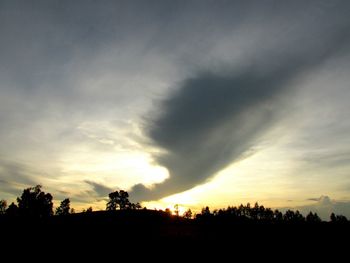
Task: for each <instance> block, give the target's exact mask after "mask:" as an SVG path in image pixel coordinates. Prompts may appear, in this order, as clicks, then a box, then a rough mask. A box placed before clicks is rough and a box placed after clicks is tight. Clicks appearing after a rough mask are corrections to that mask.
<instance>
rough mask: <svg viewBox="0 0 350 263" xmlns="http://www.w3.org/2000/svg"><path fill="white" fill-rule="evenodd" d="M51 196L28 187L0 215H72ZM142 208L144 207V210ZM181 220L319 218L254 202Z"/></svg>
mask: <svg viewBox="0 0 350 263" xmlns="http://www.w3.org/2000/svg"><path fill="white" fill-rule="evenodd" d="M108 197H109V201H108V202H107V205H106V210H107V211H115V210H117V209H119V210H138V209H141V208H142V206H141V205H140V203H136V204H134V203H131V202H130V201H129V194H128V192H126V191H124V190H119V191H115V192H112V193H110V194H109V195H108ZM52 199H53V196H52V195H51V194H50V193H45V192H44V191H42V186H41V185H36V186H34V187H29V188H27V189H24V190H23V193H22V195H21V196H20V197H18V198H17V204H15V203H14V202H12V203H11V204H10V205H9V206H7V202H6V200H0V216H10V217H30V218H48V217H51V216H53V215H56V216H68V215H69V214H73V213H75V211H74V209H73V208H71V207H70V199H69V198H66V199H64V200H63V201H62V202H61V203H60V205H59V206H58V207H57V208H56V210H55V213H54V212H53V202H52ZM174 208H175V210H174V211H175V217H176V218H179V206H178V205H175V206H174ZM144 209H145V208H144ZM82 212H83V213H92V212H93V209H92V207H89V208H87V209H84V210H83V211H82ZM165 214H166V215H168V216H169V217H171V216H172V213H171V211H170V209H168V208H167V209H166V210H165ZM182 217H183V218H184V219H187V220H189V219H192V218H193V219H195V220H196V221H210V220H217V221H221V222H226V221H230V222H233V221H236V222H262V223H282V222H283V223H320V222H322V220H321V218H320V217H319V216H318V215H317V213H313V212H309V214H308V215H307V216H306V217H304V216H303V215H302V214H301V213H300V212H299V211H298V210H296V211H293V210H287V211H286V212H285V213H282V212H281V211H279V210H272V209H271V208H266V207H264V206H263V205H259V204H258V203H255V205H254V206H251V205H250V204H249V203H248V204H247V205H242V204H241V205H240V206H238V207H236V206H229V207H227V208H226V209H225V208H224V209H219V210H218V209H216V210H214V211H213V212H211V211H210V208H209V207H208V206H207V207H204V208H203V209H202V211H201V212H200V213H198V214H195V215H193V213H192V211H191V209H188V210H187V211H185V212H184V213H183V216H182ZM330 221H331V222H332V223H347V222H349V221H348V220H347V218H346V217H345V216H343V215H335V214H334V213H332V214H331V216H330Z"/></svg>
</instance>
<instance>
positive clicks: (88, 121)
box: [0, 0, 350, 219]
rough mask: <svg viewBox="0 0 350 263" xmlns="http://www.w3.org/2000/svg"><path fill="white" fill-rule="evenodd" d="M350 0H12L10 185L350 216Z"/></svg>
mask: <svg viewBox="0 0 350 263" xmlns="http://www.w3.org/2000/svg"><path fill="white" fill-rule="evenodd" d="M349 12H350V3H349V1H338V0H333V1H322V0H318V1H311V0H308V1H272V0H264V1H258V0H256V1H243V0H242V1H234V0H232V1H225V0H219V1H214V0H211V1H210V0H208V1H206V0H203V1H168V0H165V1H163V0H162V1H161V0H148V1H133V0H131V1H107V0H104V1H92V0H91V1H89V0H87V1H79V0H77V1H64V0H63V1H51V0H50V1H40V0H38V1H16V0H14V1H13V0H11V1H10V0H8V1H7V0H1V1H0V40H1V41H0V198H1V199H6V200H8V201H14V200H15V198H16V196H19V195H20V194H21V191H22V190H23V189H24V188H27V187H30V186H34V185H36V184H41V185H43V190H44V191H47V192H50V193H52V194H53V196H54V198H55V203H56V204H58V203H59V201H61V200H63V199H64V198H67V197H69V198H70V199H71V201H72V206H73V207H75V208H76V209H77V210H78V211H79V209H83V208H87V207H89V206H92V207H93V208H94V209H96V210H98V209H104V208H105V203H106V200H108V193H110V192H112V191H115V190H120V189H123V190H127V191H128V192H129V194H130V199H131V200H132V201H135V202H136V201H139V202H142V204H143V205H144V206H146V207H147V208H151V209H153V208H157V209H160V208H161V209H164V208H166V207H170V208H173V206H174V205H175V204H178V205H179V207H180V211H183V210H185V209H187V208H191V209H192V210H194V211H198V210H200V209H201V207H203V206H205V205H209V206H210V207H211V208H220V207H226V206H228V205H239V204H240V203H247V202H250V203H255V202H256V201H258V202H259V203H261V204H264V205H265V206H268V207H273V208H279V209H289V208H292V209H299V210H300V211H302V212H304V213H307V212H308V211H310V210H313V211H317V212H318V213H319V214H320V215H321V216H322V217H323V218H324V219H327V218H328V217H329V214H330V211H334V212H336V213H338V214H343V215H346V216H348V217H350V120H349V118H348V116H349V115H350V106H349V101H350V87H349V83H350V74H349V73H350V34H349V32H350V16H349V15H348V14H349Z"/></svg>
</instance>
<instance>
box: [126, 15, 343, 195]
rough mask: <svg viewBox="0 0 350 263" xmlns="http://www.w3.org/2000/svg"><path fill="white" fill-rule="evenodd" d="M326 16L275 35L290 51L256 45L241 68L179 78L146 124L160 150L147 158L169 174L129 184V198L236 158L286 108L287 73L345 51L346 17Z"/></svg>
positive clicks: (206, 173) (185, 185) (161, 191)
mask: <svg viewBox="0 0 350 263" xmlns="http://www.w3.org/2000/svg"><path fill="white" fill-rule="evenodd" d="M323 11H325V10H323ZM338 11H339V12H341V10H340V9H339V10H338ZM320 14H321V16H322V15H324V13H322V12H320ZM343 14H344V13H343ZM333 15H334V16H333ZM327 16H328V15H327ZM328 18H329V19H334V21H328V22H326V23H323V24H322V23H321V24H320V25H315V24H314V23H315V21H317V22H321V20H320V19H319V18H316V19H315V17H312V18H311V19H310V21H309V22H310V23H311V25H307V24H305V25H304V27H300V28H298V30H296V29H293V30H292V32H291V33H293V34H297V35H291V36H290V35H288V34H283V36H284V37H285V38H286V39H288V40H289V41H290V42H291V43H288V48H291V49H288V50H286V49H285V46H278V45H277V46H274V45H272V46H271V48H266V46H264V44H262V46H263V49H262V52H261V54H258V55H257V57H256V58H253V59H252V61H250V62H251V63H250V65H249V66H248V67H242V68H241V69H239V70H238V71H234V72H230V70H229V69H226V68H224V69H222V70H221V71H220V70H216V71H214V72H199V73H197V74H194V77H191V78H189V79H187V80H185V81H184V82H183V83H182V84H181V85H180V87H179V88H178V89H177V90H176V91H175V92H173V94H171V95H170V96H169V98H168V99H166V100H165V101H164V102H163V103H162V104H161V106H160V108H159V111H160V114H159V115H158V116H157V117H156V118H155V120H153V121H149V123H148V126H147V127H146V130H147V132H148V134H149V137H150V138H151V140H152V141H153V142H154V144H155V145H156V146H158V147H159V148H161V149H163V150H164V152H163V153H161V154H159V155H157V156H155V159H156V161H157V162H158V163H159V164H161V165H163V166H164V167H166V168H167V169H168V170H169V173H170V178H168V179H167V180H165V181H164V182H163V183H160V184H155V185H153V187H152V188H146V187H145V186H143V185H141V184H139V185H135V186H134V187H133V189H132V193H131V196H132V197H134V198H135V199H137V200H155V199H159V198H161V197H164V196H167V195H171V194H175V193H178V192H182V191H185V190H188V189H191V188H192V187H195V186H197V185H199V184H202V183H204V182H206V181H207V180H208V179H210V178H211V177H212V176H213V175H214V174H215V173H216V172H218V171H220V170H221V169H223V168H225V167H226V166H227V165H228V164H230V163H231V162H233V161H236V160H238V159H239V158H240V157H242V155H243V154H244V153H245V152H247V151H248V150H249V149H250V148H251V147H252V146H253V145H254V144H255V143H256V141H257V139H258V138H259V136H261V135H262V134H263V133H264V132H265V131H266V130H267V129H268V128H269V127H271V126H272V124H273V122H274V121H276V120H277V119H279V118H281V117H282V116H284V114H283V113H284V111H286V110H288V104H287V103H286V102H287V101H288V99H292V98H293V96H292V85H291V82H292V81H293V79H296V78H297V77H298V76H299V75H300V74H301V73H302V74H306V73H307V72H308V71H311V70H313V69H314V68H317V67H318V66H319V65H320V64H321V63H322V62H324V61H325V60H327V59H329V58H332V57H334V56H337V55H339V54H341V53H342V52H348V50H349V36H348V34H347V33H346V32H347V30H348V29H349V25H350V24H349V19H344V17H342V18H341V19H337V18H336V17H335V14H332V15H331V16H330V17H329V16H328ZM335 21H336V22H335ZM298 26H300V25H298ZM319 26H324V27H323V30H320V29H319V28H318V27H319ZM313 29H315V31H313ZM300 40H303V42H302V43H299V41H300ZM256 49H257V50H258V51H259V46H256Z"/></svg>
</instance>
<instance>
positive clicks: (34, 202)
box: [17, 185, 53, 218]
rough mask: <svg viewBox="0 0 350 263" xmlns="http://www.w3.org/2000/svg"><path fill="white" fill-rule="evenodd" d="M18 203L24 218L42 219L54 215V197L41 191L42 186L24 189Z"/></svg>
mask: <svg viewBox="0 0 350 263" xmlns="http://www.w3.org/2000/svg"><path fill="white" fill-rule="evenodd" d="M17 202H18V211H19V213H20V215H22V216H27V217H40V218H42V217H48V216H51V215H52V214H53V211H52V207H53V203H52V195H51V194H50V193H47V194H46V193H45V192H43V191H41V185H37V186H34V187H29V188H27V189H24V190H23V193H22V195H21V197H18V198H17Z"/></svg>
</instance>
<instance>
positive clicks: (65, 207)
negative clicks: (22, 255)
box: [56, 198, 70, 215]
mask: <svg viewBox="0 0 350 263" xmlns="http://www.w3.org/2000/svg"><path fill="white" fill-rule="evenodd" d="M69 212H70V200H69V198H66V199H64V200H63V201H62V202H61V204H60V206H59V207H57V208H56V215H68V214H69Z"/></svg>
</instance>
